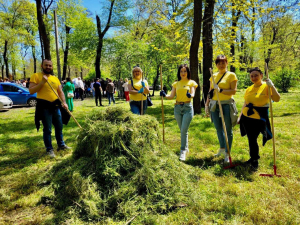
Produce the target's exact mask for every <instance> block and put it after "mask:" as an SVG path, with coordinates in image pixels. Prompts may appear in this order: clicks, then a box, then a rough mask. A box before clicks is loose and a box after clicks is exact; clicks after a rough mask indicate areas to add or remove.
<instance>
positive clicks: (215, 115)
mask: <svg viewBox="0 0 300 225" xmlns="http://www.w3.org/2000/svg"><path fill="white" fill-rule="evenodd" d="M222 109H223V114H224V121H225V127H226V131H227V136H228V144H229V148H230V149H231V145H232V139H233V134H232V125H231V118H230V105H229V104H224V105H222ZM211 118H212V120H213V122H214V125H215V128H216V130H217V135H218V139H219V143H220V148H225V151H226V152H228V149H227V145H226V141H225V133H224V130H223V125H222V118H221V116H220V108H219V104H217V107H216V110H215V111H214V112H211Z"/></svg>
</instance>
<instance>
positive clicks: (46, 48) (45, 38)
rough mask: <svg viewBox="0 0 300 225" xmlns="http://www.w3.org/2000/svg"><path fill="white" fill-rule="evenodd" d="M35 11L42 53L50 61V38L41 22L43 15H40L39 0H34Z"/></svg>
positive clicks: (42, 21) (40, 5)
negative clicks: (42, 46) (42, 48)
mask: <svg viewBox="0 0 300 225" xmlns="http://www.w3.org/2000/svg"><path fill="white" fill-rule="evenodd" d="M36 10H37V20H38V25H39V32H40V36H41V39H42V41H43V45H44V53H45V58H46V59H49V60H51V53H50V38H49V36H48V33H47V30H46V26H45V23H44V20H43V13H42V4H41V0H36Z"/></svg>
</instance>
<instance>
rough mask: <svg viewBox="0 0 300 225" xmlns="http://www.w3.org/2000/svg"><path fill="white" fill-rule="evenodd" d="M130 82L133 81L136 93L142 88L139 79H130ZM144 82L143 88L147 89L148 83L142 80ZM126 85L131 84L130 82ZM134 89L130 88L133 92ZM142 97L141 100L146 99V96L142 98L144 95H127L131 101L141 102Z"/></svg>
mask: <svg viewBox="0 0 300 225" xmlns="http://www.w3.org/2000/svg"><path fill="white" fill-rule="evenodd" d="M132 81H133V86H134V88H135V89H137V90H138V91H139V90H140V89H141V88H142V87H143V86H142V79H140V80H136V79H132ZM144 82H145V86H146V87H147V86H148V82H147V81H146V80H144ZM128 84H131V80H129V81H128ZM131 86H132V85H131ZM134 88H132V90H135V89H134ZM145 95H146V94H145ZM142 96H143V100H146V99H147V95H146V96H144V95H142V94H140V93H138V94H130V95H129V97H130V100H132V101H141V100H142Z"/></svg>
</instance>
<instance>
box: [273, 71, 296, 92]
mask: <svg viewBox="0 0 300 225" xmlns="http://www.w3.org/2000/svg"><path fill="white" fill-rule="evenodd" d="M272 80H273V82H274V85H275V86H276V87H277V88H278V89H279V90H280V91H281V92H283V93H287V92H288V90H289V89H290V88H291V87H292V86H293V85H294V73H293V71H292V70H290V69H286V68H282V69H281V70H280V71H278V72H277V73H276V74H275V77H274V78H273V79H272Z"/></svg>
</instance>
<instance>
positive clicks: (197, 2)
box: [190, 0, 202, 114]
mask: <svg viewBox="0 0 300 225" xmlns="http://www.w3.org/2000/svg"><path fill="white" fill-rule="evenodd" d="M201 22H202V0H194V25H193V37H192V42H191V47H190V69H191V79H192V80H194V81H196V83H197V84H199V76H198V63H199V61H198V51H199V43H200V37H201ZM200 86H201V85H200V84H199V88H197V89H196V90H195V97H194V100H193V106H194V113H195V114H200V113H201V102H200V96H201V91H200V90H201V88H200Z"/></svg>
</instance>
